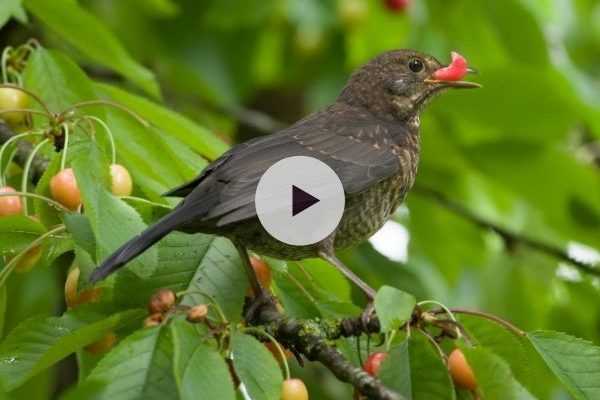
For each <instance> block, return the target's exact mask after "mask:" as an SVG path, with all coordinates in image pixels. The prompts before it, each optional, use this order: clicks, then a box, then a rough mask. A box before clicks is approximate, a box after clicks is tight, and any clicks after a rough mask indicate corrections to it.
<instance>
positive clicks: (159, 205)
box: [119, 196, 173, 210]
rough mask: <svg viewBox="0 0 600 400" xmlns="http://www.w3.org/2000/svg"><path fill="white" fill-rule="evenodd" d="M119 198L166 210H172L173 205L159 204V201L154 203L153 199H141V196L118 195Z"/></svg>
mask: <svg viewBox="0 0 600 400" xmlns="http://www.w3.org/2000/svg"><path fill="white" fill-rule="evenodd" d="M119 199H121V200H130V201H138V202H140V203H145V204H148V205H151V206H155V207H162V208H166V209H167V210H172V209H173V207H170V206H168V205H166V204H160V203H156V202H154V201H150V200H148V199H143V198H141V197H136V196H119Z"/></svg>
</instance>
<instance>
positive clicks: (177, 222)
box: [92, 50, 474, 296]
mask: <svg viewBox="0 0 600 400" xmlns="http://www.w3.org/2000/svg"><path fill="white" fill-rule="evenodd" d="M416 62H418V65H416V66H417V67H419V68H415V63H416ZM441 67H442V65H441V64H440V63H439V62H438V61H437V60H436V59H435V58H433V57H431V56H427V55H424V54H421V53H418V52H415V51H412V50H397V51H391V52H387V53H384V54H382V55H380V56H379V57H377V58H375V59H373V60H372V61H371V62H369V63H367V64H366V65H364V66H363V67H362V68H360V69H358V70H357V71H356V72H355V73H354V74H353V75H352V76H351V77H350V79H349V81H348V84H347V85H346V86H345V88H344V89H343V90H342V92H341V94H340V96H339V97H338V99H337V100H336V101H335V102H334V103H333V104H332V105H330V106H328V107H325V108H324V109H323V110H321V111H318V112H316V113H313V114H311V115H309V116H307V117H306V118H304V119H302V120H301V121H298V122H297V123H296V124H294V125H292V126H290V127H289V128H286V129H284V130H282V131H279V132H276V133H274V134H272V135H268V136H265V137H260V138H256V139H253V140H250V141H248V142H245V143H242V144H239V145H237V146H234V147H233V148H232V149H231V150H229V151H228V152H226V153H225V154H223V156H221V157H220V158H219V159H217V160H215V161H214V162H213V163H211V164H210V165H209V166H208V167H207V168H206V169H205V170H204V171H203V172H202V173H201V174H200V175H199V176H198V177H197V178H196V179H194V180H193V181H191V182H189V183H187V184H185V185H183V186H181V187H178V188H176V189H174V190H172V191H171V192H169V193H168V194H167V195H172V196H181V197H185V198H184V199H183V201H182V202H181V203H180V204H179V205H178V206H177V207H176V208H175V209H174V210H173V211H172V212H171V213H170V214H168V215H167V216H165V217H164V218H163V219H161V220H160V221H159V222H158V223H157V224H155V225H153V226H151V227H150V228H148V230H146V231H145V232H143V233H142V234H141V235H139V236H137V237H136V238H133V239H132V240H131V241H129V242H128V243H126V244H125V245H124V246H123V247H121V248H120V249H119V250H117V251H116V252H115V253H114V254H113V255H112V256H110V257H109V258H108V259H107V260H105V261H104V263H103V264H102V265H101V266H100V267H99V268H98V269H97V270H96V271H95V272H94V274H93V275H92V280H98V279H101V278H102V277H104V276H106V275H108V274H109V273H110V272H112V271H114V270H116V269H118V268H119V267H120V266H122V265H124V264H125V263H126V262H128V261H129V260H131V259H132V258H133V257H136V256H137V255H138V254H140V253H141V252H142V251H144V250H145V249H146V248H148V247H149V246H151V245H152V244H153V243H155V242H156V241H158V240H159V239H160V238H161V237H163V236H164V235H166V234H167V233H169V232H171V231H173V230H179V231H184V232H191V233H195V232H204V233H214V234H219V235H222V236H226V237H228V238H230V239H231V240H232V241H233V242H234V243H235V244H236V246H237V247H238V249H239V250H240V253H241V254H242V256H243V257H244V259H245V261H246V262H245V264H246V266H247V267H248V268H250V267H249V263H248V262H247V255H246V254H245V249H246V248H249V249H252V250H255V251H256V252H258V253H261V254H265V255H271V256H274V257H277V258H282V259H292V260H298V259H302V258H307V257H315V256H321V257H323V258H324V259H326V260H328V261H329V262H331V263H332V264H333V265H335V266H336V267H337V268H339V269H340V270H341V271H342V272H343V273H344V274H346V276H348V278H350V279H352V280H353V281H354V282H355V283H357V284H358V285H359V286H360V287H361V288H362V289H363V290H365V292H367V293H368V295H369V296H372V295H373V290H372V289H370V288H369V287H368V285H366V284H364V282H362V281H361V280H360V279H359V278H358V277H356V276H355V275H353V274H352V273H351V272H350V271H349V270H347V268H345V267H344V266H343V264H341V262H340V261H339V260H337V259H336V258H335V255H334V254H333V252H334V250H336V249H339V248H345V247H348V246H352V245H354V244H357V243H359V242H361V241H363V240H365V239H367V238H368V237H369V236H371V235H372V234H373V233H375V231H377V230H378V229H379V228H380V227H381V226H382V225H383V224H384V223H385V221H386V220H387V219H388V218H389V216H390V215H391V214H392V213H393V212H394V210H395V209H396V208H397V207H398V206H399V205H400V203H401V202H402V200H403V199H404V197H405V195H406V193H407V191H408V190H409V189H410V188H411V186H412V185H413V183H414V180H415V175H416V172H417V166H418V161H419V114H420V112H421V111H422V109H423V107H424V106H425V104H426V103H427V102H428V101H429V100H430V99H431V98H432V97H433V96H434V95H435V94H437V93H439V92H441V91H442V90H443V89H446V88H448V87H451V86H453V87H474V85H473V84H468V83H466V82H455V83H450V82H439V81H432V80H431V79H430V77H431V76H432V75H433V72H434V71H436V70H437V69H438V68H441ZM417 69H418V70H417ZM290 156H311V157H315V158H318V159H320V160H321V161H323V162H325V163H326V164H328V165H329V166H330V167H331V168H332V169H333V170H334V171H335V172H336V174H337V175H338V177H339V178H340V181H341V182H342V185H343V187H344V191H345V194H346V208H345V211H344V214H343V217H342V220H341V222H340V224H339V225H338V227H337V229H336V231H335V232H333V233H332V235H331V236H330V237H328V238H326V239H325V240H323V241H322V242H320V243H316V244H314V245H310V246H292V245H288V244H285V243H282V242H279V241H277V240H276V239H274V238H273V237H271V236H270V235H269V234H268V233H267V232H266V231H265V230H264V229H263V228H262V226H261V225H260V222H259V220H258V217H257V216H256V210H255V206H254V194H255V191H256V186H257V184H258V181H259V179H260V177H261V176H262V174H263V173H264V172H265V171H266V170H267V168H269V167H270V166H271V165H273V164H274V163H276V162H277V161H279V160H281V159H283V158H285V157H290ZM315 223H318V221H315ZM250 275H251V276H253V275H252V274H250ZM253 284H254V287H255V289H256V288H257V283H256V281H254V282H253Z"/></svg>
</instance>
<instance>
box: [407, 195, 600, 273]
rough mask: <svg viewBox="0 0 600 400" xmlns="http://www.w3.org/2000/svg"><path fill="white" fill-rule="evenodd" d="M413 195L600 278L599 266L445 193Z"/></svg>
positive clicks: (515, 242)
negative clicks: (494, 219) (492, 218)
mask: <svg viewBox="0 0 600 400" xmlns="http://www.w3.org/2000/svg"><path fill="white" fill-rule="evenodd" d="M412 193H415V194H418V195H419V196H422V197H426V198H429V199H431V200H433V201H435V202H436V203H438V204H439V205H441V206H442V207H444V208H446V209H447V210H448V211H450V212H452V213H454V214H456V215H458V216H460V217H462V218H464V219H466V220H468V221H470V222H472V223H474V224H475V225H477V226H479V227H480V228H483V229H488V230H491V231H493V232H495V233H497V234H498V235H500V237H502V239H503V240H504V242H505V243H506V244H508V245H509V246H510V245H515V244H521V245H523V246H525V247H529V248H530V249H533V250H536V251H539V252H542V253H545V254H547V255H549V256H552V257H554V258H556V259H558V260H560V261H564V262H566V263H569V264H571V265H573V266H574V267H575V268H577V269H579V270H580V271H581V272H584V273H586V274H590V275H595V276H600V268H598V266H597V265H590V264H587V263H584V262H582V261H580V260H577V259H576V258H573V257H571V256H570V255H569V254H568V253H567V252H566V251H565V250H564V249H562V248H560V247H558V246H555V245H552V244H550V243H545V242H543V241H541V240H538V239H534V238H531V237H528V236H525V235H523V234H521V233H518V232H515V231H512V230H510V229H507V228H504V227H502V226H500V225H497V224H495V223H493V222H492V221H489V220H486V219H485V218H482V217H481V216H479V215H477V214H475V213H474V212H472V211H471V210H469V209H468V208H467V207H465V206H463V205H462V204H460V203H458V202H456V201H454V200H452V199H450V198H448V197H447V196H446V195H445V194H444V193H442V192H440V191H438V190H435V189H432V188H429V187H426V186H423V185H415V187H414V188H413V190H412Z"/></svg>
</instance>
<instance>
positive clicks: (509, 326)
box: [450, 308, 527, 336]
mask: <svg viewBox="0 0 600 400" xmlns="http://www.w3.org/2000/svg"><path fill="white" fill-rule="evenodd" d="M450 310H452V312H453V313H455V314H467V315H473V316H476V317H481V318H485V319H489V320H490V321H494V322H496V323H498V324H500V325H502V326H504V327H505V328H506V329H508V330H509V331H511V332H513V333H514V334H515V335H517V336H527V332H525V331H522V330H521V329H519V328H517V327H516V326H515V325H513V324H511V323H510V322H508V321H507V320H505V319H502V318H500V317H498V316H496V315H493V314H488V313H485V312H483V311H476V310H467V309H465V308H451V309H450Z"/></svg>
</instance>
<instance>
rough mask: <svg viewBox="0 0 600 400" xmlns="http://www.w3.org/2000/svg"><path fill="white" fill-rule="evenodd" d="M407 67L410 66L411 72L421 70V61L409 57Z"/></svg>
mask: <svg viewBox="0 0 600 400" xmlns="http://www.w3.org/2000/svg"><path fill="white" fill-rule="evenodd" d="M408 68H410V70H411V71H412V72H421V71H423V61H421V60H419V59H418V58H411V59H410V61H409V62H408Z"/></svg>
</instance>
